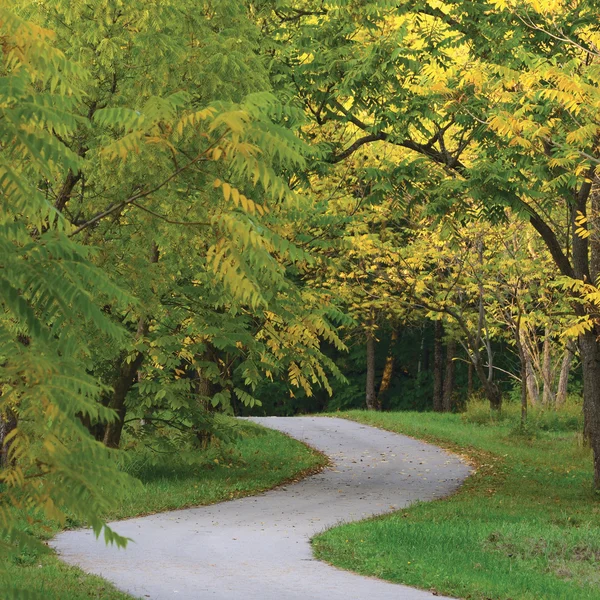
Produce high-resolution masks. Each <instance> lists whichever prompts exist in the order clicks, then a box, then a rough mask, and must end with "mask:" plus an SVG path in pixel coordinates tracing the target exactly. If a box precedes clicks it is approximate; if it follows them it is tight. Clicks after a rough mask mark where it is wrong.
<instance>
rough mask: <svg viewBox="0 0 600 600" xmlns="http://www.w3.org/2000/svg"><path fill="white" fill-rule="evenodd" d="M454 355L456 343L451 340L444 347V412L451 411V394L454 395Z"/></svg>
mask: <svg viewBox="0 0 600 600" xmlns="http://www.w3.org/2000/svg"><path fill="white" fill-rule="evenodd" d="M455 354H456V342H455V341H454V340H451V341H449V342H448V345H447V347H446V375H445V377H444V397H443V402H442V404H443V409H444V412H450V411H451V410H452V394H453V393H454V373H455V364H454V355H455Z"/></svg>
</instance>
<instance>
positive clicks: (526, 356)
mask: <svg viewBox="0 0 600 600" xmlns="http://www.w3.org/2000/svg"><path fill="white" fill-rule="evenodd" d="M520 340H521V341H520V344H521V349H522V352H523V360H524V361H525V383H526V387H527V396H528V398H529V402H530V403H531V404H532V405H534V406H535V405H536V404H538V403H539V401H540V388H539V385H538V382H537V379H536V377H535V369H534V366H533V359H532V357H531V353H530V351H529V349H528V347H527V344H526V343H525V337H524V335H523V334H522V333H521V335H520Z"/></svg>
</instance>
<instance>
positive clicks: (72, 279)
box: [0, 7, 129, 564]
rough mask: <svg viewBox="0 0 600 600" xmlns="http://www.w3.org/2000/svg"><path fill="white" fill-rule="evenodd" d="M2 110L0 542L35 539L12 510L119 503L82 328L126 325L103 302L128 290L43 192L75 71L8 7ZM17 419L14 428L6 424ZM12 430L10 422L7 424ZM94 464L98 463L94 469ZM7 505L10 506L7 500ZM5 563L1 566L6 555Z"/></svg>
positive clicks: (63, 152)
mask: <svg viewBox="0 0 600 600" xmlns="http://www.w3.org/2000/svg"><path fill="white" fill-rule="evenodd" d="M0 20H1V21H2V23H3V31H4V32H5V34H4V35H5V37H4V38H3V50H2V89H1V91H0V112H1V118H0V122H1V123H2V126H1V129H0V139H1V142H2V144H1V145H2V151H1V152H0V171H1V173H2V175H1V176H0V186H1V193H0V197H1V202H2V210H1V215H2V216H1V217H0V253H1V256H2V264H1V267H2V269H1V271H2V274H1V277H0V279H1V285H0V306H1V315H0V425H1V426H2V427H3V431H4V435H3V436H2V439H1V440H0V442H1V444H2V446H3V452H2V457H3V460H2V463H3V464H2V465H1V467H2V469H1V471H0V486H1V487H0V551H1V555H2V556H4V557H6V556H7V554H9V553H12V552H17V553H19V552H22V551H23V548H25V547H28V546H32V545H33V546H34V545H35V541H34V540H32V539H31V538H30V537H29V536H28V535H26V534H24V533H23V532H21V531H20V530H19V529H18V528H16V527H15V523H14V520H13V519H12V518H11V513H10V512H9V507H19V508H22V509H29V508H31V509H32V515H33V518H40V517H43V518H52V519H56V520H58V521H61V522H64V520H65V518H66V515H67V513H68V514H74V515H77V516H78V517H79V518H82V519H84V520H86V521H87V522H88V523H90V525H91V526H92V527H93V529H94V532H95V534H96V535H99V534H100V532H101V531H102V530H103V529H104V537H105V539H106V540H107V541H111V542H116V543H118V544H124V540H123V539H122V538H120V537H119V536H117V535H116V534H115V533H113V532H112V531H111V530H110V529H109V528H106V527H105V526H104V521H103V519H102V517H101V513H102V512H103V511H104V510H106V508H107V507H109V506H110V505H111V504H112V503H113V502H115V501H117V500H118V497H119V493H120V490H122V489H123V488H124V487H126V486H127V485H129V478H127V477H125V476H123V475H121V474H119V472H118V471H117V469H116V466H115V464H114V461H113V459H112V457H111V456H110V454H109V452H108V451H107V450H106V449H105V448H104V447H102V446H101V445H100V444H98V443H97V442H96V441H95V440H93V438H91V436H90V435H89V433H88V432H87V430H86V429H85V428H84V427H83V425H82V422H81V420H80V419H81V418H94V419H97V420H101V421H107V420H109V419H111V418H112V414H111V412H109V411H108V410H106V409H105V408H104V407H103V406H101V405H100V404H98V402H97V399H98V398H99V396H100V394H101V393H102V391H103V389H104V388H103V386H102V385H101V384H99V383H98V381H97V380H96V379H95V378H94V377H91V376H90V375H89V374H88V373H87V371H86V361H87V360H88V359H89V357H90V348H89V341H90V339H89V332H90V331H92V330H95V331H97V332H99V333H101V334H102V335H105V336H107V337H108V338H110V339H113V340H115V341H118V340H119V339H121V338H122V337H123V335H122V331H121V329H120V328H119V327H117V326H116V325H115V324H114V323H112V322H111V321H110V320H109V319H108V318H107V317H106V316H105V315H104V314H103V313H102V311H101V309H100V308H99V307H98V301H99V300H100V301H101V300H102V299H106V301H110V302H115V303H118V304H121V305H122V306H124V305H125V304H126V302H127V300H128V297H127V296H126V295H125V294H124V293H123V292H121V291H120V290H119V288H118V287H116V286H115V285H113V284H112V283H111V281H110V279H109V278H108V277H107V276H106V275H105V274H104V273H103V272H102V271H101V270H99V269H98V268H96V267H95V266H94V265H93V264H92V263H91V261H90V252H89V251H88V250H87V249H85V248H84V247H82V246H80V245H79V244H77V243H75V242H73V241H71V240H70V239H69V238H68V237H67V236H66V231H67V230H68V227H67V224H66V223H65V222H64V220H63V219H62V218H61V216H60V215H59V214H58V213H57V212H56V211H55V209H54V207H53V206H52V204H51V203H50V202H49V201H48V198H47V197H46V196H45V194H44V192H43V191H40V188H42V190H43V189H44V187H45V183H44V182H45V181H47V180H48V178H50V177H52V176H53V174H54V173H56V172H57V171H58V170H60V169H64V170H65V171H67V170H70V171H71V172H75V171H76V170H77V169H78V168H79V166H80V163H79V160H78V159H77V157H76V156H74V155H73V153H72V152H71V151H69V149H68V148H67V147H66V146H65V145H64V144H63V143H62V142H60V141H59V137H57V136H58V135H59V134H62V135H69V134H70V133H71V132H72V131H73V130H74V129H75V128H76V127H77V125H78V123H79V120H78V118H77V116H76V115H74V114H73V107H74V105H75V104H76V102H78V101H79V99H80V98H81V90H80V89H78V88H77V87H76V86H77V84H78V83H79V82H81V80H82V79H83V78H84V74H83V73H82V71H81V70H80V69H79V68H77V67H76V66H75V65H73V64H72V63H71V62H69V61H68V60H67V59H66V58H65V56H64V55H63V54H62V53H61V52H59V51H58V50H56V49H55V48H54V47H52V45H51V42H50V33H49V32H47V31H44V30H42V29H40V28H38V27H36V26H35V25H33V24H31V23H28V22H25V21H22V20H21V19H19V18H18V17H16V16H15V15H14V14H13V13H12V12H10V11H8V10H7V9H6V8H4V7H3V8H2V9H1V12H0ZM11 424H14V426H13V427H9V426H10V425H11ZM7 429H8V430H7ZM90 465H94V472H93V473H92V472H90V468H89V467H90ZM10 510H12V508H11V509H10ZM4 562H5V561H4V560H2V561H0V564H4Z"/></svg>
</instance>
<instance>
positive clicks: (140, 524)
mask: <svg viewBox="0 0 600 600" xmlns="http://www.w3.org/2000/svg"><path fill="white" fill-rule="evenodd" d="M252 420H253V421H255V422H257V423H260V424H261V425H265V426H267V427H271V428H273V429H278V430H279V431H282V432H284V433H287V434H289V435H291V436H292V437H295V438H297V439H299V440H302V441H304V442H306V443H308V444H310V445H311V446H313V447H314V448H317V449H319V450H321V451H322V452H324V453H325V454H327V455H328V456H329V457H330V458H331V460H332V463H333V467H332V468H329V469H326V470H325V471H323V472H322V473H320V474H318V475H313V476H311V477H308V478H306V479H304V480H303V481H301V482H299V483H296V484H293V485H288V486H283V487H280V488H278V489H275V490H272V491H270V492H266V493H264V494H261V495H259V496H252V497H248V498H241V499H239V500H233V501H230V502H223V503H221V504H215V505H212V506H206V507H201V508H192V509H187V510H179V511H174V512H168V513H162V514H157V515H152V516H148V517H141V518H137V519H129V520H126V521H119V522H117V523H113V524H111V527H113V528H114V529H115V530H116V531H117V532H118V533H120V534H121V535H124V536H127V537H130V538H132V539H133V540H134V542H133V543H132V542H130V543H129V544H128V546H127V548H126V549H125V550H118V549H116V548H113V547H107V546H105V545H104V544H103V543H102V542H99V541H96V539H95V538H94V536H93V534H92V533H91V532H90V531H88V530H79V531H68V532H65V533H62V534H60V535H59V536H58V537H57V538H55V540H54V542H53V545H54V547H55V548H56V549H57V550H58V552H59V554H60V556H61V557H62V559H63V560H65V561H66V562H68V563H71V564H74V565H78V566H79V567H81V568H83V569H84V570H85V571H88V572H90V573H95V574H97V575H101V576H102V577H104V578H105V579H108V580H110V581H112V582H113V583H114V584H115V585H116V586H117V587H119V588H120V589H122V590H124V591H127V592H129V593H130V594H132V595H133V596H138V597H141V598H152V599H154V600H170V599H178V600H204V599H210V600H213V599H218V600H426V599H434V598H435V599H436V600H440V599H441V598H442V597H441V596H434V595H433V594H431V593H429V592H425V591H420V590H415V589H413V588H409V587H405V586H401V585H395V584H392V583H386V582H384V581H380V580H378V579H372V578H368V577H361V576H359V575H355V574H352V573H349V572H346V571H341V570H338V569H335V568H334V567H331V566H328V565H326V564H325V563H322V562H319V561H317V560H315V559H314V558H313V557H312V554H311V549H310V545H309V540H310V538H311V537H312V536H314V535H315V534H317V533H319V532H321V531H323V530H324V529H326V528H329V527H331V526H332V525H335V524H337V523H340V522H343V521H355V520H358V519H363V518H365V517H369V516H371V515H375V514H380V513H385V512H389V511H392V510H396V509H399V508H402V507H405V506H407V505H409V504H411V503H412V502H415V501H416V500H433V499H434V498H439V497H441V496H444V495H447V494H449V493H451V492H453V491H454V490H456V489H457V488H458V487H459V485H460V483H461V482H462V481H463V480H464V479H465V478H466V477H467V475H468V474H469V471H470V470H469V467H468V466H467V465H465V464H464V463H463V462H461V461H460V459H458V458H457V457H455V456H452V455H450V454H447V453H445V452H444V451H443V450H441V449H439V448H437V447H435V446H431V445H429V444H425V443H423V442H418V441H416V440H413V439H411V438H408V437H405V436H402V435H397V434H395V433H389V432H386V431H382V430H380V429H375V428H373V427H367V426H365V425H360V424H358V423H353V422H351V421H346V420H344V419H331V418H328V417H291V418H275V417H266V418H255V419H252ZM398 543H399V544H401V543H402V541H401V540H398Z"/></svg>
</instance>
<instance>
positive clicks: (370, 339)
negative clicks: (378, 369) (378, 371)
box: [365, 331, 378, 410]
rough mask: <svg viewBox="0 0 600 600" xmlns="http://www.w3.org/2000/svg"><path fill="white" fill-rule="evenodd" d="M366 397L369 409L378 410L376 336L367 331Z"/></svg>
mask: <svg viewBox="0 0 600 600" xmlns="http://www.w3.org/2000/svg"><path fill="white" fill-rule="evenodd" d="M365 399H366V404H367V409H368V410H377V408H378V406H377V396H376V394H375V336H374V334H373V332H371V331H369V332H367V382H366V389H365Z"/></svg>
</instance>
